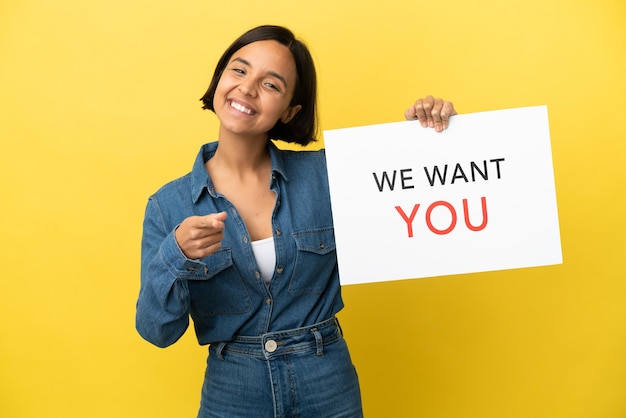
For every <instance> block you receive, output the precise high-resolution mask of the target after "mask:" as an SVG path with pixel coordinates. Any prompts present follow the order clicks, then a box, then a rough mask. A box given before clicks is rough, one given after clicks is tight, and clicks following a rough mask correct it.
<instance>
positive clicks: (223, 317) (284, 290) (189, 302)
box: [136, 142, 343, 347]
mask: <svg viewBox="0 0 626 418" xmlns="http://www.w3.org/2000/svg"><path fill="white" fill-rule="evenodd" d="M217 146H218V143H217V142H213V143H209V144H206V145H204V146H203V147H202V148H201V150H200V152H199V154H198V156H197V158H196V160H195V163H194V165H193V169H192V171H191V173H189V174H187V175H185V176H184V177H181V178H179V179H177V180H174V181H172V182H170V183H168V184H166V185H165V186H163V187H162V188H161V189H160V190H158V191H157V192H156V193H155V194H154V195H152V196H151V197H150V198H149V199H148V203H147V207H146V213H145V219H144V224H143V236H142V243H141V250H142V251H141V289H140V291H139V297H138V301H137V315H136V327H137V330H138V332H139V334H140V335H141V336H142V337H143V338H145V339H146V340H148V341H150V342H151V343H153V344H155V345H157V346H159V347H166V346H168V345H170V344H173V343H174V342H176V341H177V340H178V339H179V338H180V337H181V336H182V335H183V333H184V332H185V330H186V329H187V327H188V326H189V316H191V318H192V319H193V324H194V327H195V331H196V336H197V338H198V342H199V343H200V344H209V343H214V342H219V341H229V340H230V339H232V337H233V336H235V335H250V336H253V335H259V334H263V333H267V332H273V331H279V330H286V329H293V328H299V327H304V326H308V325H312V324H315V323H318V322H321V321H323V320H326V319H329V318H331V317H332V316H333V315H334V314H335V313H337V312H338V311H339V310H340V309H341V308H342V307H343V301H342V299H341V293H340V286H339V276H338V272H337V257H336V252H335V237H334V230H333V220H332V214H331V210H330V195H329V190H328V177H327V172H326V157H325V153H324V151H323V150H321V151H285V150H279V149H278V148H276V146H275V145H274V144H272V143H271V142H270V143H269V145H268V147H269V152H270V156H271V160H272V176H271V180H270V182H269V187H270V189H271V190H272V191H274V192H275V193H276V204H275V206H274V211H273V214H272V229H273V238H274V245H275V250H276V266H275V269H274V275H273V277H272V280H271V282H270V284H269V286H268V285H266V284H265V283H264V281H263V279H262V278H261V274H260V272H259V268H258V266H257V264H256V261H255V258H254V255H253V253H252V248H251V241H250V235H249V233H248V231H247V229H246V226H245V224H244V222H243V220H242V218H241V216H239V214H238V212H237V209H236V208H235V207H234V206H233V205H232V204H231V203H230V202H229V201H228V200H227V199H226V198H225V197H224V196H223V195H221V194H219V193H216V191H215V188H214V187H213V183H212V181H211V178H210V177H209V175H208V172H207V171H206V169H205V165H204V164H205V162H206V161H207V160H208V159H210V158H211V157H212V156H213V154H214V153H215V151H216V149H217ZM221 211H226V212H228V218H227V219H226V221H225V228H224V239H223V240H222V247H221V248H220V249H219V250H218V251H217V252H216V253H214V254H212V255H210V256H208V257H205V258H203V259H200V260H192V259H189V258H187V257H185V255H184V254H183V252H182V251H181V249H180V247H179V246H178V244H177V242H176V239H175V238H174V231H175V229H176V228H177V226H178V225H180V223H181V222H182V221H183V220H184V219H185V218H187V217H189V216H192V215H206V214H209V213H216V212H221Z"/></svg>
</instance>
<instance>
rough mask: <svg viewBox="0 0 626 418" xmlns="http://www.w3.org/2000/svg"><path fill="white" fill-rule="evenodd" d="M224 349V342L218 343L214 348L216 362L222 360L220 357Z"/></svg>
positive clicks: (222, 357)
mask: <svg viewBox="0 0 626 418" xmlns="http://www.w3.org/2000/svg"><path fill="white" fill-rule="evenodd" d="M224 347H226V343H225V342H221V343H218V344H217V347H215V355H216V356H217V359H218V360H224V356H223V355H222V350H223V349H224Z"/></svg>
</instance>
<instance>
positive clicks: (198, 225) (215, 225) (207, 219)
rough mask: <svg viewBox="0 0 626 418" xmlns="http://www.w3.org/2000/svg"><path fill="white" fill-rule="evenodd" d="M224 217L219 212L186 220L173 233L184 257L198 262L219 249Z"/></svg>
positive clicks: (223, 214)
mask: <svg viewBox="0 0 626 418" xmlns="http://www.w3.org/2000/svg"><path fill="white" fill-rule="evenodd" d="M226 217H227V215H226V212H219V213H211V214H209V215H205V216H190V217H188V218H186V219H185V220H184V221H183V222H182V223H181V224H180V225H179V226H178V228H176V231H175V233H174V236H175V237H176V242H177V243H178V246H179V247H180V249H181V250H182V251H183V253H184V254H185V257H187V258H189V259H192V260H199V259H201V258H204V257H207V256H209V255H211V254H213V253H215V252H216V251H217V250H218V249H220V247H221V246H222V239H224V221H225V220H226Z"/></svg>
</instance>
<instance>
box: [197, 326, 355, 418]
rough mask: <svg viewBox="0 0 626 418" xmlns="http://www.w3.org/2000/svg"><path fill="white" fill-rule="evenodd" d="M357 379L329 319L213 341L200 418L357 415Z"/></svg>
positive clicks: (338, 331)
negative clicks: (264, 332)
mask: <svg viewBox="0 0 626 418" xmlns="http://www.w3.org/2000/svg"><path fill="white" fill-rule="evenodd" d="M362 416H363V413H362V409H361V395H360V392H359V382H358V378H357V375H356V372H355V369H354V367H353V366H352V361H351V359H350V355H349V353H348V349H347V346H346V343H345V340H344V339H343V336H342V334H341V331H340V329H339V328H338V326H337V323H336V321H335V320H334V318H333V319H331V320H327V321H325V322H323V323H321V324H317V325H314V326H312V327H305V328H300V329H297V330H292V331H284V332H280V333H270V334H265V335H262V336H260V337H237V338H235V340H234V341H232V342H227V343H219V344H212V345H211V347H210V355H209V359H208V363H207V370H206V374H205V380H204V385H203V388H202V403H201V406H200V412H199V414H198V417H199V418H238V417H241V418H250V417H257V418H279V417H290V418H291V417H298V418H326V417H333V418H341V417H343V418H359V417H362Z"/></svg>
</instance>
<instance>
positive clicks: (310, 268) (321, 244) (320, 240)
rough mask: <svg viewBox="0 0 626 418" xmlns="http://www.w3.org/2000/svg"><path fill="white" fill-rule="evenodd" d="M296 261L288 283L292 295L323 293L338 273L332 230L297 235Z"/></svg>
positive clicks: (321, 229)
mask: <svg viewBox="0 0 626 418" xmlns="http://www.w3.org/2000/svg"><path fill="white" fill-rule="evenodd" d="M293 237H294V239H295V242H296V260H295V265H294V270H293V275H292V276H291V280H290V281H289V293H290V294H291V295H293V296H298V295H303V294H320V293H322V292H323V291H324V289H326V287H327V286H328V282H329V281H330V280H331V279H332V277H333V275H334V274H336V268H337V255H336V252H335V232H334V229H333V228H332V227H329V228H318V229H311V230H306V231H300V232H295V233H294V234H293Z"/></svg>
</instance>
